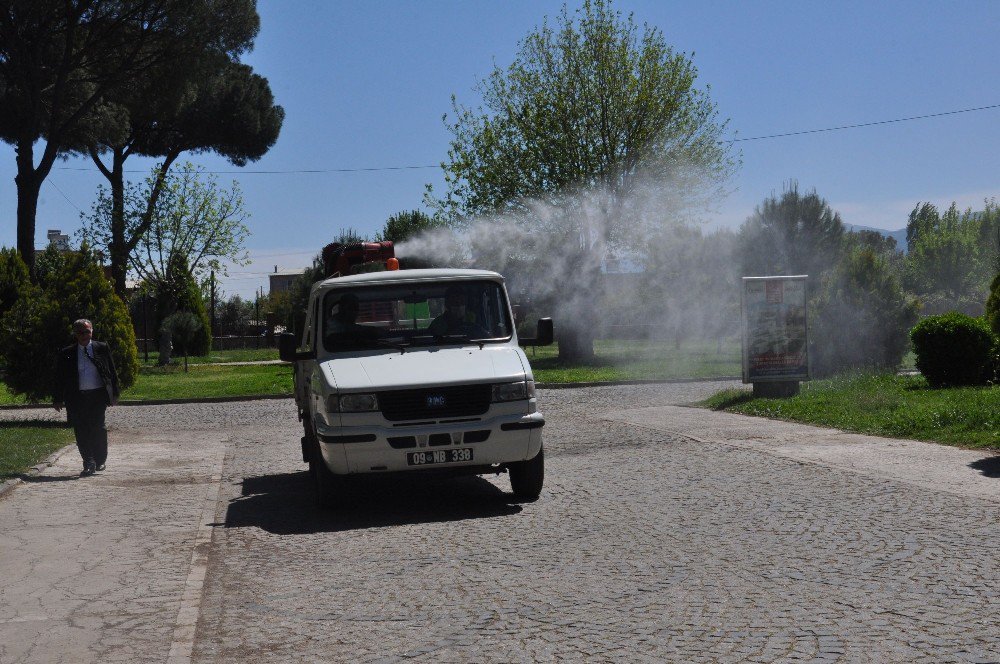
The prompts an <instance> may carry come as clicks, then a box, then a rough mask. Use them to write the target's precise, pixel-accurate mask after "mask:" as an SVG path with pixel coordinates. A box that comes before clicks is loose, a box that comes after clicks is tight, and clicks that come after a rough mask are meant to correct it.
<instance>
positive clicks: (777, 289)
mask: <svg viewBox="0 0 1000 664" xmlns="http://www.w3.org/2000/svg"><path fill="white" fill-rule="evenodd" d="M806 279H807V277H805V276H795V277H743V297H742V304H743V306H742V309H743V382H744V383H758V382H769V381H796V380H809V339H808V334H807V331H808V324H807V321H806Z"/></svg>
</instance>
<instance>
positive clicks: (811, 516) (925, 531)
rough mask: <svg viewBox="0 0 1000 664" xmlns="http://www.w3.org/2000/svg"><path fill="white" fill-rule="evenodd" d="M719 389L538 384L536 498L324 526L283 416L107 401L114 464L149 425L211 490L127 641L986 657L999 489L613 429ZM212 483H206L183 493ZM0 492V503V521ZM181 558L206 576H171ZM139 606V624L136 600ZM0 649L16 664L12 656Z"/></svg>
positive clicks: (480, 484)
mask: <svg viewBox="0 0 1000 664" xmlns="http://www.w3.org/2000/svg"><path fill="white" fill-rule="evenodd" d="M716 387H718V385H713V384H705V383H701V384H682V385H669V386H642V387H629V388H592V389H578V390H546V391H543V392H542V393H541V399H542V402H543V404H542V410H543V412H544V413H545V414H546V417H547V419H548V425H547V426H546V428H545V446H546V488H545V490H544V492H543V494H542V497H541V499H540V500H539V501H538V502H536V503H530V504H516V503H513V502H511V501H510V497H509V485H508V483H507V479H506V477H505V476H501V477H499V478H492V477H491V478H485V479H484V478H466V479H462V480H451V481H438V482H421V483H409V482H408V483H406V484H404V485H396V486H388V485H383V484H375V485H368V486H363V487H357V488H356V490H355V491H354V493H353V495H352V497H351V499H350V502H351V505H350V507H349V509H345V510H344V511H343V512H341V513H337V514H328V513H321V512H319V511H317V510H315V509H314V508H313V507H312V503H311V494H310V491H309V487H308V482H307V476H306V472H305V466H304V465H303V464H302V463H301V460H300V458H298V456H297V455H298V437H299V435H300V434H299V431H300V429H299V428H298V425H297V423H296V422H295V418H294V410H293V407H292V405H291V402H289V401H273V402H254V403H247V404H217V405H191V406H183V407H181V406H174V407H148V408H141V409H140V408H133V409H127V408H118V409H114V410H113V411H111V412H113V414H114V424H115V432H114V433H113V436H112V437H113V443H114V442H115V441H119V442H118V447H117V449H116V450H115V451H114V452H113V455H114V454H125V453H127V451H128V448H129V446H130V445H135V446H138V445H140V444H141V441H142V440H143V438H144V437H146V436H149V435H150V434H149V433H148V432H149V431H162V430H167V431H168V432H170V434H171V435H173V436H174V438H175V439H176V440H177V441H178V444H179V445H180V444H181V443H182V442H183V441H201V443H199V444H198V445H195V446H193V447H192V449H197V450H202V452H201V453H200V455H198V454H194V456H192V458H199V459H202V462H203V465H202V470H201V471H198V472H192V473H191V479H192V482H191V483H190V484H191V485H192V487H194V488H193V489H192V491H191V492H188V493H186V494H184V495H185V496H186V498H185V499H184V500H183V501H182V500H178V501H177V503H176V505H177V509H178V510H187V512H190V513H192V514H195V515H200V514H201V512H200V511H199V509H200V508H199V507H198V505H199V504H200V503H199V500H201V501H203V502H204V501H205V500H206V498H205V497H206V496H207V500H208V502H207V503H205V504H209V505H214V508H215V515H214V521H209V520H208V519H207V518H206V519H202V520H201V523H195V524H194V528H193V529H192V528H190V527H189V528H188V530H187V535H186V536H185V537H186V539H184V540H183V541H186V542H188V543H189V544H190V542H193V541H195V540H196V538H197V534H196V531H197V532H202V533H205V532H206V525H207V524H208V523H210V524H211V526H210V527H209V528H208V530H207V532H208V537H210V540H209V539H207V538H205V539H204V542H203V544H201V545H200V549H199V550H200V552H201V553H200V554H199V552H198V551H195V553H194V555H193V556H192V554H191V546H190V545H189V546H188V547H187V548H184V547H180V546H179V544H180V543H179V542H178V541H176V540H175V541H174V542H173V545H172V546H173V548H174V549H177V555H176V556H174V558H172V559H169V560H167V558H170V556H169V554H170V551H171V550H172V549H168V550H165V551H164V550H159V549H158V550H157V552H151V551H145V553H143V554H142V555H145V556H147V557H156V556H159V557H161V558H164V561H162V563H161V566H162V567H163V568H164V569H168V570H171V569H174V568H176V567H177V566H178V564H179V563H187V562H190V565H188V564H184V565H180V568H179V571H176V570H175V571H174V572H173V573H172V575H171V574H168V575H167V576H168V577H169V578H170V579H172V581H170V582H169V583H168V582H163V583H161V584H159V585H160V586H163V587H161V588H158V589H157V592H158V594H159V595H161V596H164V597H168V596H169V597H168V598H167V599H164V600H162V601H161V602H159V605H160V608H161V609H162V607H163V606H166V607H167V610H166V611H165V613H166V614H168V615H169V616H170V617H171V621H170V623H169V624H168V625H167V626H166V627H168V629H162V626H161V629H159V630H157V629H154V628H153V627H150V628H149V629H148V630H147V631H148V635H147V638H146V641H147V642H148V645H147V646H146V650H145V651H144V652H149V653H152V652H160V653H161V655H162V657H161V659H160V660H159V661H163V658H165V656H166V653H167V652H168V650H169V651H170V652H171V653H172V655H173V660H172V661H177V662H181V661H194V662H220V663H222V662H225V663H228V662H233V663H235V662H271V661H274V662H285V661H310V662H326V661H352V662H353V661H373V662H374V661H388V662H392V661H415V662H470V661H473V662H492V661H496V662H520V661H525V662H534V661H584V660H585V661H616V662H617V661H628V662H632V661H649V662H663V661H676V662H771V661H800V660H801V661H831V662H832V661H842V662H997V661H1000V581H998V578H1000V565H998V563H997V551H998V549H997V546H998V541H1000V540H998V536H1000V518H998V508H1000V502H998V500H997V498H996V494H997V493H998V492H1000V489H997V488H995V487H994V486H993V485H992V484H989V483H988V484H985V485H977V487H979V488H977V489H976V491H975V492H972V494H971V495H963V493H962V492H960V491H954V490H949V489H948V488H947V487H946V486H945V487H944V489H937V488H935V485H933V483H928V482H925V483H924V485H920V484H917V483H914V482H908V481H903V480H900V479H899V478H897V477H880V476H879V473H878V472H877V469H874V470H873V469H871V468H868V469H867V470H866V472H864V473H862V472H855V471H854V470H852V469H849V468H844V467H838V466H836V465H829V464H826V463H824V462H817V463H812V462H808V463H807V462H804V461H803V460H801V459H798V458H789V457H788V456H781V455H776V454H774V453H771V452H770V451H769V450H768V449H764V448H761V447H754V446H753V445H751V444H732V443H729V442H711V441H705V440H700V441H699V440H695V439H692V438H691V437H689V436H685V435H680V434H677V433H671V432H670V429H671V426H670V422H669V421H668V420H669V417H668V415H663V414H659V415H658V417H659V420H660V422H661V424H663V426H662V427H661V429H660V430H658V429H657V428H655V427H652V426H650V425H649V423H648V422H644V423H643V424H642V425H641V426H640V425H637V424H635V423H632V422H629V421H627V420H628V419H629V418H628V417H626V416H623V414H622V411H623V410H626V409H641V408H648V407H652V406H658V405H667V404H677V403H683V402H687V401H690V400H693V399H695V398H699V397H700V396H703V395H705V394H707V393H709V392H711V391H713V390H714V389H715V388H716ZM650 412H651V411H650ZM664 412H666V411H664ZM708 415H709V414H705V416H706V417H707V416H708ZM664 422H665V424H664ZM676 430H681V429H680V428H677V429H676ZM161 437H162V434H161ZM205 450H209V451H207V452H206V451H205ZM213 450H214V451H213ZM192 454H193V453H192ZM223 454H224V457H223ZM959 454H964V453H959ZM223 458H224V460H223ZM213 459H214V461H212V460H213ZM969 460H970V461H972V460H973V458H972V457H970V458H969ZM192 463H194V462H192ZM213 463H214V464H217V467H216V468H215V472H214V473H213V470H212V464H213ZM962 467H963V468H964V465H963V466H962ZM990 468H994V469H995V467H994V466H990ZM123 472H124V471H123ZM130 472H131V471H130ZM969 472H970V473H973V474H975V475H976V476H977V477H978V478H980V479H982V473H979V472H976V471H972V470H970V471H969ZM213 474H214V475H215V477H216V483H215V485H212V484H211V483H210V482H209V480H208V479H204V481H202V480H198V481H194V479H197V478H211V477H212V476H213ZM147 477H148V478H150V481H152V479H156V478H157V477H158V478H159V481H160V482H161V483H162V482H163V475H162V474H160V475H156V474H155V473H154V474H153V475H151V476H147ZM220 478H221V481H220ZM93 479H97V480H98V481H106V482H111V481H118V482H120V483H124V482H125V479H126V478H120V479H118V480H115V479H114V476H113V475H111V474H110V473H109V474H107V475H106V476H105V477H104V478H100V477H98V478H93ZM128 481H131V482H136V483H141V482H142V481H144V480H143V479H142V476H141V475H134V476H131V479H128ZM983 481H988V482H996V484H997V485H998V486H1000V479H995V478H994V479H993V480H983ZM206 482H209V483H208V484H206ZM63 484H74V485H76V484H78V483H63ZM79 484H82V481H81V483H79ZM95 486H97V485H96V484H95ZM206 486H208V489H207V493H206V488H205V487H206ZM942 486H944V485H942ZM215 487H217V488H215ZM982 487H985V488H982ZM25 488H33V487H25ZM21 491H22V489H18V490H17V491H15V492H14V494H15V495H14V496H13V497H8V498H7V499H5V500H4V501H3V502H0V526H8V525H9V524H8V523H7V522H6V521H4V520H3V518H2V515H3V514H4V512H5V511H6V510H8V509H9V508H13V507H14V506H16V505H18V502H19V501H21V502H24V500H25V499H22V498H19V497H18V496H17V494H18V493H19V492H21ZM990 492H992V495H991V493H990ZM51 495H53V494H50V496H51ZM151 495H153V496H158V495H160V494H158V493H157V492H156V491H153V492H152V494H151ZM147 508H148V509H150V510H154V511H156V510H160V511H163V510H165V509H168V508H167V507H165V506H164V505H163V504H162V500H157V501H151V502H150V504H149V505H148V506H147ZM195 521H198V519H197V518H196V519H195ZM119 525H120V524H119ZM199 528H200V530H199ZM149 529H150V530H151V531H152V530H155V528H153V527H152V526H150V528H149ZM160 530H163V527H162V524H161V527H160ZM170 532H173V531H172V530H170V531H169V532H164V533H161V534H159V535H158V536H159V537H163V538H167V539H168V540H169V538H170V537H171V535H170ZM13 551H14V549H13V548H11V549H0V556H7V555H13ZM199 560H201V561H202V564H203V565H204V581H202V580H201V576H199V575H198V574H192V572H191V571H190V570H191V569H196V568H197V567H198V561H199ZM0 562H3V564H4V565H6V564H7V562H8V561H6V560H5V559H4V558H3V557H0ZM132 564H133V565H142V564H144V563H142V561H141V560H132ZM126 576H127V575H125V576H123V577H122V579H121V582H122V583H125V582H128V581H129V579H128V578H126ZM112 585H114V583H113V582H112ZM184 593H186V596H187V600H180V599H179V598H180V596H181V595H182V594H184ZM2 600H4V598H3V597H0V606H2ZM129 601H131V602H132V603H133V604H134V603H135V602H137V601H138V600H137V599H134V598H133V599H132V600H129ZM185 610H187V611H188V612H189V613H190V614H191V615H190V616H189V617H193V618H194V619H197V623H196V626H197V630H196V632H193V637H194V638H193V647H192V646H191V643H190V638H189V636H190V635H186V632H185V620H184V613H185ZM118 611H119V613H121V612H124V613H128V612H129V611H131V609H122V608H120V607H119V609H118ZM135 611H138V609H135ZM174 614H177V619H176V620H173V615H174ZM145 615H147V616H149V617H148V621H150V622H155V616H156V615H157V602H153V603H152V604H151V605H149V606H148V607H147V608H146V614H145ZM2 616H3V612H2V609H0V618H2ZM194 619H192V620H190V628H192V629H193V628H194V626H195V623H194ZM13 622H16V619H12V620H11V621H10V622H9V624H13ZM128 624H129V623H128V616H122V617H121V620H119V622H118V623H115V622H114V621H110V622H108V621H107V620H105V622H104V627H103V629H105V630H107V631H109V632H110V633H111V634H110V637H109V638H110V640H107V639H106V640H105V641H104V642H103V643H104V645H103V646H102V645H101V643H102V642H98V645H97V646H96V647H95V648H94V649H92V650H89V651H87V652H88V654H89V656H90V657H91V658H90V659H89V660H88V661H109V660H115V659H118V660H121V661H127V660H128V659H129V657H138V653H139V651H137V650H135V648H133V649H132V650H129V649H123V647H122V646H121V643H120V640H121V639H126V640H127V639H128V638H129V636H128V629H127V626H128ZM0 627H3V621H2V620H0ZM139 627H140V628H141V627H142V625H139ZM10 630H11V628H10V627H9V625H8V629H7V632H4V631H2V630H0V637H4V636H6V637H8V638H9V637H10V636H11V634H13V632H11V631H10ZM144 633H145V632H144ZM33 638H36V639H39V640H44V639H45V638H46V637H45V634H44V633H43V632H40V631H36V632H35V633H34V637H33ZM115 639H118V640H115ZM108 644H111V645H110V646H109V645H108ZM116 644H117V645H116ZM185 644H187V647H186V648H185V647H184V646H185ZM102 648H103V649H102ZM5 652H6V654H7V655H8V656H10V655H16V656H11V657H8V658H5V657H4V656H3V655H4V654H5ZM34 652H35V653H36V654H37V653H38V652H47V651H44V650H43V651H38V650H36V651H34ZM84 659H86V658H84ZM0 660H3V661H5V662H6V661H11V662H13V661H32V660H31V659H30V658H26V655H25V653H24V651H18V650H17V649H16V648H14V649H8V650H7V651H4V650H2V649H0ZM66 661H76V660H73V659H72V658H71V657H70V658H67V660H66ZM80 661H84V660H80ZM132 661H137V660H135V659H132Z"/></svg>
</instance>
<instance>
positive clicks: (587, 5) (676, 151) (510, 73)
mask: <svg viewBox="0 0 1000 664" xmlns="http://www.w3.org/2000/svg"><path fill="white" fill-rule="evenodd" d="M696 77H697V69H696V68H695V66H694V64H693V62H692V59H691V58H690V57H689V56H688V55H686V54H684V53H676V52H674V50H673V49H672V48H671V47H670V46H668V45H667V43H666V41H665V40H664V37H663V33H662V32H661V31H660V30H659V29H657V28H654V27H651V26H648V25H643V26H642V27H641V28H640V26H638V25H637V24H636V22H635V20H634V18H633V17H632V16H631V15H628V16H626V17H623V16H622V15H621V13H620V12H618V11H615V10H613V9H612V7H611V3H610V2H609V1H606V0H586V1H585V2H584V3H583V5H582V6H581V7H580V8H579V9H578V10H577V11H576V12H575V13H574V14H573V15H571V14H570V13H569V10H568V9H567V8H566V7H565V6H564V8H563V10H562V12H561V14H560V15H559V17H558V18H557V19H556V21H555V26H550V25H549V24H548V21H546V22H544V23H543V24H542V26H541V28H539V29H537V30H535V31H534V32H532V33H530V34H529V35H528V36H527V37H526V38H525V39H524V40H523V41H522V42H521V43H520V47H519V50H518V53H517V55H516V57H515V59H514V61H513V62H512V63H511V64H510V65H509V66H508V67H507V68H505V69H504V68H501V67H499V66H497V67H495V68H494V69H493V71H492V73H491V74H490V75H489V77H488V78H487V79H486V80H484V81H481V82H480V84H479V86H478V87H479V92H480V93H481V96H482V99H483V104H484V106H485V109H482V108H480V109H475V110H473V109H470V108H467V107H464V106H462V105H460V104H459V103H458V102H457V101H455V100H454V99H453V110H454V117H453V118H452V119H451V120H450V121H449V122H450V124H449V125H448V128H449V130H450V131H451V133H452V140H451V146H450V149H449V153H448V162H447V163H446V164H444V165H443V167H444V172H445V180H446V185H447V191H446V193H445V196H444V198H443V199H442V200H438V201H435V200H433V197H432V196H431V197H430V198H429V202H431V203H432V204H433V205H434V206H435V207H436V209H437V213H438V214H440V215H442V216H443V217H444V218H445V219H448V220H450V221H460V220H462V219H467V218H469V217H473V216H480V215H497V214H505V215H509V216H510V218H512V219H513V220H514V221H515V222H516V223H519V224H522V225H524V226H525V227H527V228H530V229H533V230H536V231H538V232H540V233H545V234H547V235H549V236H551V237H552V238H554V240H555V241H556V242H557V243H558V244H559V245H560V249H561V250H560V252H559V254H560V260H562V261H564V262H566V263H567V264H570V265H572V269H573V272H574V274H575V275H577V276H578V277H580V281H583V282H585V283H591V284H593V283H597V282H599V281H600V275H599V271H600V265H601V264H602V263H603V261H604V258H605V257H606V255H607V253H608V251H609V250H610V249H612V248H614V247H615V246H619V245H625V244H628V243H629V242H630V241H632V238H634V237H635V236H638V235H644V227H645V226H646V225H647V224H648V225H653V226H660V225H662V224H664V223H669V221H670V220H669V219H665V218H664V215H662V214H658V215H648V214H643V213H642V212H640V211H638V210H637V209H636V206H635V205H633V204H632V203H633V202H634V201H635V200H636V199H637V198H643V197H646V198H648V197H649V196H659V197H663V198H669V199H670V209H673V210H675V211H676V210H690V209H691V206H692V205H693V204H694V203H695V202H703V201H704V200H705V198H708V197H711V196H712V195H714V194H715V193H717V192H718V189H719V188H720V187H721V184H722V183H723V182H724V181H725V180H726V178H727V177H728V176H729V175H730V174H731V172H732V171H733V170H734V168H735V159H734V158H733V157H732V156H731V154H730V148H729V144H727V143H725V142H723V141H722V140H721V137H722V132H723V130H724V127H725V124H724V123H720V122H719V121H718V120H717V112H716V107H715V104H714V103H713V102H712V101H711V100H710V99H709V96H708V93H707V90H701V89H699V88H698V87H696V84H695V81H696ZM651 182H655V183H657V184H656V185H650V184H649V183H651ZM581 188H585V189H588V190H589V191H590V192H591V194H592V197H593V199H594V204H593V205H592V206H591V205H590V204H589V203H588V202H586V200H585V199H586V198H587V197H583V198H581V197H579V196H577V195H576V194H578V193H579V190H580V189H581ZM431 193H432V192H431ZM539 200H541V201H544V202H545V204H546V205H548V206H555V208H556V212H555V213H549V211H548V210H540V209H539V207H538V206H537V205H536V202H537V201H539ZM585 206H589V207H591V208H592V209H593V212H594V214H587V213H585V212H586V210H583V209H582V208H583V207H585ZM656 207H658V208H659V209H664V208H666V207H667V206H666V205H662V206H656ZM678 214H679V212H678ZM549 253H550V252H545V254H542V255H537V256H535V260H534V261H532V262H535V263H538V262H539V261H546V260H551V258H552V257H551V255H547V254H549ZM567 285H568V284H567ZM574 293H578V290H576V289H573V290H572V291H571V292H568V293H567V292H563V293H560V294H559V295H557V296H555V297H553V298H552V301H553V302H556V303H561V304H565V306H566V309H565V312H566V315H565V316H564V317H563V318H561V319H560V321H561V322H560V326H559V329H560V330H561V332H560V333H559V350H560V356H561V357H563V358H572V357H586V356H589V355H592V354H593V344H592V341H593V338H592V335H591V334H590V330H592V329H593V327H594V326H593V322H594V321H593V320H591V319H590V317H589V316H588V314H586V313H584V312H587V311H589V310H590V309H591V308H592V307H589V306H586V305H585V303H583V302H576V301H574V297H573V295H574ZM570 312H572V315H571V314H570Z"/></svg>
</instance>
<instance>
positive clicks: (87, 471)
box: [80, 461, 97, 477]
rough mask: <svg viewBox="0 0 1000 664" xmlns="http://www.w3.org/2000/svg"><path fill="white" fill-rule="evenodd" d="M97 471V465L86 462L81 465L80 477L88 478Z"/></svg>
mask: <svg viewBox="0 0 1000 664" xmlns="http://www.w3.org/2000/svg"><path fill="white" fill-rule="evenodd" d="M96 471H97V464H96V463H94V462H93V461H88V462H87V463H85V464H84V465H83V470H81V471H80V477H89V476H90V475H93V474H94V473H95V472H96Z"/></svg>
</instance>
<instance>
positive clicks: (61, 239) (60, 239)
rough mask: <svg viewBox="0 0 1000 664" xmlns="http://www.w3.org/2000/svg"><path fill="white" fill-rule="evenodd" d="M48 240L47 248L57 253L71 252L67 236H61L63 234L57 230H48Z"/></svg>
mask: <svg viewBox="0 0 1000 664" xmlns="http://www.w3.org/2000/svg"><path fill="white" fill-rule="evenodd" d="M48 239H49V244H48V246H50V247H55V248H56V250H58V251H71V249H70V247H69V236H68V235H63V232H62V231H61V230H59V229H58V228H50V229H49V231H48Z"/></svg>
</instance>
